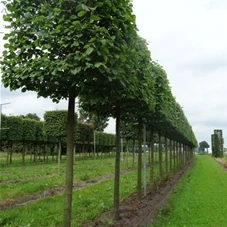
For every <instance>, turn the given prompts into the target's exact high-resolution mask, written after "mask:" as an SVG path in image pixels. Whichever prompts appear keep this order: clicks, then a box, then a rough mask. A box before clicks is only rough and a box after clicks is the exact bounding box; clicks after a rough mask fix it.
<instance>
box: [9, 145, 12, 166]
mask: <svg viewBox="0 0 227 227" xmlns="http://www.w3.org/2000/svg"><path fill="white" fill-rule="evenodd" d="M12 156H13V144H12V146H11V149H10V153H9V163H10V164H12Z"/></svg>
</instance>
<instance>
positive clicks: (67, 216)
mask: <svg viewBox="0 0 227 227" xmlns="http://www.w3.org/2000/svg"><path fill="white" fill-rule="evenodd" d="M75 98H76V94H75V87H71V88H70V91H69V101H68V116H67V151H66V176H65V192H64V212H63V222H62V226H63V227H70V226H71V216H72V191H73V142H74V122H75Z"/></svg>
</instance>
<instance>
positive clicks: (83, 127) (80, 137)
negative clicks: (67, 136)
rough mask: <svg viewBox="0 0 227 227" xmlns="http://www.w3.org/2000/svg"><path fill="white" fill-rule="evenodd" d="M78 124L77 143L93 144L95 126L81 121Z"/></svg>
mask: <svg viewBox="0 0 227 227" xmlns="http://www.w3.org/2000/svg"><path fill="white" fill-rule="evenodd" d="M77 124H78V126H77V131H76V141H79V142H82V143H85V142H86V143H88V142H92V141H93V132H94V128H93V125H92V124H89V123H82V122H80V121H79V122H78V123H77Z"/></svg>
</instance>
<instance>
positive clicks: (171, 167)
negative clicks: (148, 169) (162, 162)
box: [169, 140, 173, 172]
mask: <svg viewBox="0 0 227 227" xmlns="http://www.w3.org/2000/svg"><path fill="white" fill-rule="evenodd" d="M172 158H173V157H172V140H170V142H169V160H170V162H169V170H170V172H172V170H173V165H172V161H173V160H172Z"/></svg>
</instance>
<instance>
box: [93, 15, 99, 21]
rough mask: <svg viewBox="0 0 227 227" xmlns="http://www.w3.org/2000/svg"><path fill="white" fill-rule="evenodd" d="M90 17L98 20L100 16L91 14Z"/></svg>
mask: <svg viewBox="0 0 227 227" xmlns="http://www.w3.org/2000/svg"><path fill="white" fill-rule="evenodd" d="M91 19H92V20H96V21H99V20H100V19H101V18H100V17H99V16H96V15H92V16H91Z"/></svg>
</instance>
